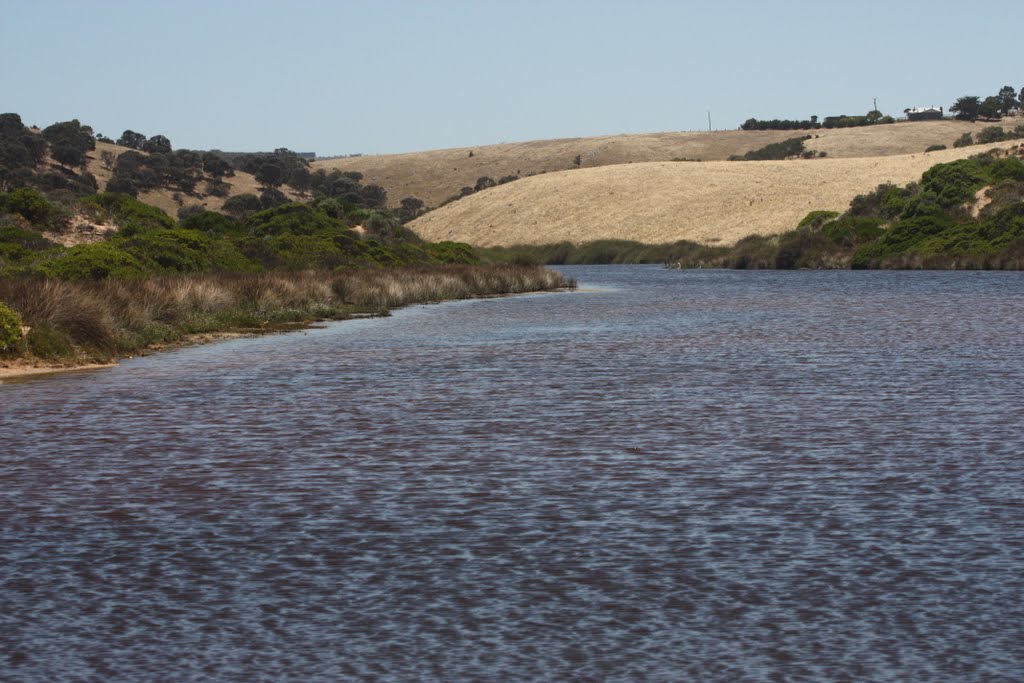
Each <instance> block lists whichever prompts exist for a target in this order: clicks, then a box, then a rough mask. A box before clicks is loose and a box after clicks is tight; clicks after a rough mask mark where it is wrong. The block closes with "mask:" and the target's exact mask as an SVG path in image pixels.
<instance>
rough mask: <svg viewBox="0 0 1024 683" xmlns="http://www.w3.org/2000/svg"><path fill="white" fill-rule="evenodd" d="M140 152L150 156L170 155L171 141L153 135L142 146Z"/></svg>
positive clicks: (161, 136)
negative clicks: (147, 153)
mask: <svg viewBox="0 0 1024 683" xmlns="http://www.w3.org/2000/svg"><path fill="white" fill-rule="evenodd" d="M142 151H143V152H149V153H150V154H170V153H171V141H170V140H168V139H167V138H166V137H164V136H163V135H154V136H153V137H151V138H150V139H149V140H146V142H145V144H143V145H142Z"/></svg>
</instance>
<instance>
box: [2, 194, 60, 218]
mask: <svg viewBox="0 0 1024 683" xmlns="http://www.w3.org/2000/svg"><path fill="white" fill-rule="evenodd" d="M0 208H2V209H4V210H6V211H9V212H11V213H16V214H19V215H21V216H23V217H24V218H25V219H26V220H27V221H28V222H29V223H31V224H32V225H36V226H44V225H46V223H47V221H48V220H49V219H50V218H51V217H52V216H53V215H54V214H56V213H57V210H56V208H55V207H54V206H53V205H52V204H50V202H48V201H47V200H46V197H44V196H43V194H42V193H41V192H39V191H38V190H33V189H32V188H30V187H19V188H18V189H16V190H11V191H10V192H8V193H7V194H6V195H0Z"/></svg>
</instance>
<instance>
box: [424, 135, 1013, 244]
mask: <svg viewBox="0 0 1024 683" xmlns="http://www.w3.org/2000/svg"><path fill="white" fill-rule="evenodd" d="M907 125H910V124H904V126H907ZM915 125H916V124H915ZM889 127H890V128H895V127H897V126H889ZM812 142H817V140H813V141H812ZM1014 144H1015V143H1014V142H1005V143H997V144H994V145H976V146H971V147H963V148H960V149H948V150H942V151H938V152H930V153H928V154H924V153H918V154H910V155H903V156H888V157H868V158H847V159H842V158H840V159H834V158H825V159H807V160H804V159H800V160H792V161H743V162H740V161H715V162H704V163H692V162H670V163H664V162H661V163H643V164H626V165H618V166H603V167H599V168H584V169H577V170H573V171H563V172H560V173H550V174H546V175H541V176H534V177H532V178H524V179H522V180H518V181H516V182H514V183H508V184H506V185H500V186H498V187H494V188H491V189H488V190H485V191H483V192H479V193H476V194H474V195H471V196H469V197H466V198H464V199H460V200H459V201H457V202H453V203H452V204H449V205H447V206H444V207H442V208H440V209H438V210H436V211H432V212H430V213H428V214H426V215H424V216H422V217H420V218H419V219H417V220H415V221H413V222H412V223H411V224H410V226H409V227H411V228H412V229H413V230H414V231H415V232H416V233H417V234H419V235H420V236H421V237H423V238H424V239H427V240H432V241H437V240H456V241H462V242H469V243H470V244H474V245H478V246H485V247H487V246H511V245H515V244H549V243H553V242H562V241H568V242H573V243H576V244H580V243H583V242H588V241H592V240H599V239H626V240H635V241H638V242H645V243H650V244H659V243H666V242H675V241H677V240H684V239H685V240H692V241H694V242H699V243H702V244H721V245H728V244H733V243H735V242H736V241H737V240H739V239H742V238H743V237H747V236H749V235H774V234H778V233H781V232H784V231H786V230H791V229H793V228H794V227H796V225H797V224H798V223H799V222H800V220H801V219H802V218H804V216H806V215H807V213H808V212H810V211H813V210H832V211H844V210H846V209H847V208H848V207H849V203H850V200H851V199H853V197H855V196H856V195H858V194H863V193H865V192H868V191H870V190H872V189H874V188H875V187H876V186H878V185H879V184H880V183H884V182H891V183H895V184H897V185H903V184H906V183H909V182H912V181H917V180H920V177H921V174H922V173H923V172H924V171H926V170H927V169H929V168H931V167H932V166H933V165H935V164H938V163H941V162H947V161H952V160H954V159H960V158H964V157H967V156H970V155H972V154H977V153H979V152H981V151H983V150H985V149H991V148H993V147H1002V148H1006V147H1010V146H1013V145H1014Z"/></svg>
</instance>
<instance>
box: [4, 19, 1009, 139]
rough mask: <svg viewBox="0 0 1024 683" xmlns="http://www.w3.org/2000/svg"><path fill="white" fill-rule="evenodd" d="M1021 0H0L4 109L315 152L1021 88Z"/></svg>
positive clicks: (867, 105)
mask: <svg viewBox="0 0 1024 683" xmlns="http://www.w3.org/2000/svg"><path fill="white" fill-rule="evenodd" d="M1022 26H1024V2H1020V0H992V1H990V2H987V3H983V4H974V5H971V4H964V3H961V2H950V1H947V0H931V1H930V2H918V1H917V0H903V1H902V2H901V1H895V0H887V1H886V2H876V1H875V0H860V1H859V2H856V3H851V2H844V3H831V2H816V3H810V2H785V0H775V1H774V2H747V1H746V0H729V1H726V2H715V1H714V0H704V1H702V2H687V1H682V0H679V1H676V2H669V1H665V2H662V1H657V0H649V1H645V0H633V1H632V2H623V1H620V2H609V1H605V0H590V1H589V2H582V1H576V0H569V1H564V2H558V1H557V0H549V1H548V2H534V1H533V0H515V1H512V0H502V1H501V2H497V1H491V0H476V1H475V2H469V1H462V0H435V1H433V2H426V1H424V2H414V1H401V0H361V1H360V2H349V1H347V0H335V1H333V2H328V1H324V2H319V1H312V0H291V1H290V2H280V0H276V1H273V2H270V1H264V0H246V1H241V0H239V1H237V2H235V1H228V0H203V1H202V2H197V1H194V0H176V1H174V2H163V1H161V0H143V1H139V0H134V1H133V2H113V1H108V0H90V1H88V2H86V1H83V0H73V1H72V0H68V1H63V0H0V60H2V61H0V64H2V66H0V112H15V113H18V114H20V115H21V117H22V120H23V121H24V122H25V123H26V124H28V125H39V126H44V127H45V126H47V125H50V124H51V123H55V122H57V121H66V120H69V119H72V118H77V119H79V120H80V121H81V122H82V123H85V124H89V125H91V126H92V127H93V128H94V129H95V130H96V132H98V133H102V134H105V135H107V136H109V137H112V138H115V139H116V138H117V137H119V136H120V134H121V133H122V132H123V131H124V130H126V129H131V130H134V131H137V132H140V133H143V134H145V135H147V136H152V135H155V134H162V135H165V136H167V137H168V138H170V140H171V142H172V144H173V145H174V147H175V148H191V149H213V148H217V149H223V150H227V151H262V150H271V149H275V148H278V147H287V148H289V149H292V150H294V151H299V152H315V153H317V154H318V155H320V156H327V155H340V154H382V153H395V152H406V151H419V150H426V149H442V148H448V147H471V146H479V145H486V144H493V143H499V142H516V141H526V140H536V139H550V138H563V137H584V136H593V135H614V134H619V133H641V132H659V131H686V130H707V129H708V119H709V116H710V119H711V126H712V127H713V128H714V129H735V128H737V127H738V126H739V125H740V124H741V123H742V122H743V121H745V120H746V119H748V118H750V117H755V118H762V119H772V118H799V119H805V118H808V117H810V116H811V115H812V114H813V115H818V116H819V117H821V118H824V117H825V116H829V115H836V114H863V113H865V112H867V111H868V110H870V109H871V108H872V107H873V106H874V105H873V103H874V101H875V100H877V103H878V108H879V109H880V110H881V111H883V112H885V113H890V114H893V115H897V116H898V115H901V114H902V112H903V110H904V109H905V108H907V107H920V106H931V105H935V106H944V107H946V108H947V109H948V107H949V105H950V104H952V103H953V102H954V101H955V100H956V98H957V97H959V96H962V95H979V96H982V97H985V96H987V95H993V94H995V93H996V92H997V91H998V90H999V88H1000V87H1001V86H1003V85H1011V86H1012V87H1014V88H1015V89H1017V90H1018V91H1019V90H1020V88H1022V87H1024V58H1022V57H1021V55H1022V52H1021V40H1020V35H1021V27H1022Z"/></svg>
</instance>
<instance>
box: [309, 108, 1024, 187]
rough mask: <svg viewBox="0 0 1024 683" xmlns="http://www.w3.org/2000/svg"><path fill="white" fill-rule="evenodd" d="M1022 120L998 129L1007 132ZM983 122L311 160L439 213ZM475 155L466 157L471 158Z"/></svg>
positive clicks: (883, 148)
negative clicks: (593, 176)
mask: <svg viewBox="0 0 1024 683" xmlns="http://www.w3.org/2000/svg"><path fill="white" fill-rule="evenodd" d="M1017 123H1019V119H1007V120H1006V121H1005V122H1004V123H1003V124H1002V125H1004V127H1008V128H1012V127H1013V126H1014V125H1016V124H1017ZM987 125H991V124H987V123H969V122H964V121H953V120H949V121H920V122H913V123H909V122H901V123H896V124H892V125H881V126H870V127H864V128H843V129H832V130H827V129H819V130H816V131H741V130H731V131H730V130H726V131H715V132H713V133H706V132H689V133H646V134H638V135H610V136H603V137H590V138H567V139H558V140H537V141H532V142H516V143H507V144H499V145H486V146H482V147H460V148H454V149H442V150H434V151H427V152H412V153H407V154H388V155H374V156H363V157H350V158H344V159H320V160H317V161H314V162H313V164H312V166H313V168H314V169H317V168H323V169H326V170H331V169H335V168H336V169H339V170H342V171H359V172H360V173H362V174H363V175H364V180H363V182H364V183H373V184H377V185H381V186H383V187H384V188H385V189H386V190H387V191H388V201H389V203H390V204H391V205H393V206H397V205H398V203H399V201H401V199H402V198H404V197H408V196H415V197H418V198H420V199H422V200H423V201H424V202H425V203H426V205H427V206H439V205H440V204H441V203H442V202H443V201H444V200H445V199H447V198H448V197H450V196H452V195H453V194H457V193H458V191H459V189H460V188H462V187H465V186H470V187H472V186H473V185H475V184H476V181H477V179H478V178H480V177H482V176H488V177H490V178H492V179H493V180H495V181H497V180H498V179H499V178H501V177H503V176H507V175H518V176H520V177H525V176H527V175H530V174H538V173H549V172H552V171H563V170H567V169H570V168H573V158H574V157H576V156H577V155H579V156H580V160H581V162H582V163H581V167H582V168H593V167H595V166H608V165H613V164H626V163H642V162H651V161H671V160H673V159H701V160H703V161H724V160H726V159H728V158H729V156H731V155H734V154H735V155H742V154H744V153H745V152H748V151H750V150H753V149H759V148H761V147H764V146H765V145H767V144H769V143H773V142H781V141H782V140H787V139H789V138H793V137H798V136H800V135H806V134H808V133H809V134H812V135H817V136H818V137H817V138H816V139H812V140H809V141H808V142H807V147H808V148H809V149H813V150H815V151H818V150H820V151H824V152H826V153H827V154H828V156H829V157H833V158H834V157H839V158H853V157H867V156H896V155H906V154H917V153H921V152H923V151H924V150H925V149H926V148H927V147H929V146H931V145H938V144H941V145H946V146H947V147H952V146H953V141H954V140H956V139H957V138H959V137H960V136H961V135H962V134H963V133H965V132H977V131H979V130H981V129H982V128H983V127H985V126H987ZM471 151H472V152H473V156H472V157H470V156H469V153H470V152H471Z"/></svg>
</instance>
